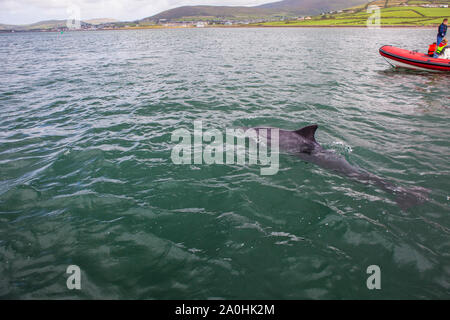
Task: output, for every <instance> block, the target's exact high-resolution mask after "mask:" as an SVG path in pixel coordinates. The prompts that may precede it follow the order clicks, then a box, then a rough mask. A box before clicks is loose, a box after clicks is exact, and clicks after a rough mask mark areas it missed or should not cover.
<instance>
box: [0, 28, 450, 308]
mask: <svg viewBox="0 0 450 320" xmlns="http://www.w3.org/2000/svg"><path fill="white" fill-rule="evenodd" d="M435 33H436V32H435V30H434V29H381V30H368V29H363V28H323V29H318V28H311V29H308V28H289V29H288V28H274V29H271V28H258V29H188V30H134V31H103V32H67V33H64V34H60V33H15V34H0V75H1V77H0V111H1V114H0V298H3V299H10V298H20V299H62V298H71V299H80V298H83V299H103V298H105V299H109V298H112V299H118V298H120V299H401V298H410V299H423V298H425V299H449V298H450V222H449V218H450V209H449V201H450V200H449V197H450V193H449V192H450V179H449V177H450V163H449V156H450V148H449V147H450V143H449V138H450V126H449V121H450V115H449V111H450V108H449V102H450V100H449V99H450V94H449V88H450V86H449V81H450V77H449V76H448V75H444V74H432V73H420V72H410V71H395V70H392V69H391V68H390V67H389V65H388V64H387V63H386V62H385V61H384V60H383V58H382V57H381V56H380V55H379V54H378V48H379V47H380V46H381V45H384V44H391V45H395V46H398V47H403V48H408V49H419V50H421V51H426V49H427V48H428V44H429V43H431V42H432V41H434V39H435ZM195 120H202V121H203V126H204V127H205V129H210V128H216V129H219V130H223V131H224V130H225V129H226V128H233V127H250V126H272V127H280V128H285V129H292V130H294V129H298V128H301V127H303V126H306V125H309V124H313V123H317V124H318V125H319V129H318V131H317V133H316V139H317V141H318V142H319V143H320V144H321V145H322V146H323V147H324V148H327V149H332V150H335V152H336V153H338V154H340V155H341V156H342V157H345V158H346V159H347V161H348V162H350V163H351V164H352V165H357V166H360V167H362V168H365V169H366V170H368V171H370V172H372V173H374V174H376V175H379V176H382V177H384V178H385V179H386V180H388V181H391V182H393V183H395V184H396V185H399V186H403V187H413V186H421V187H425V188H427V189H430V190H431V192H430V195H429V198H430V199H429V201H427V202H426V203H424V204H423V205H420V206H414V207H413V208H411V209H409V210H407V211H402V210H400V208H399V207H398V206H397V205H396V203H395V201H394V198H393V196H392V195H391V194H389V193H386V192H384V191H382V190H379V189H377V188H376V187H375V186H370V185H363V184H358V183H357V182H355V181H352V180H350V179H347V178H345V177H341V176H339V175H336V174H335V173H333V172H330V171H327V170H325V169H321V168H319V167H317V166H315V165H313V164H310V163H305V162H303V161H301V160H300V159H299V158H296V157H294V156H291V155H281V157H280V170H279V172H278V173H277V174H276V175H273V176H262V175H260V170H259V169H260V168H259V167H258V166H248V165H244V166H242V165H237V164H233V165H226V164H223V165H219V164H216V165H175V164H174V163H173V162H172V160H171V151H172V148H173V147H174V145H175V144H174V143H173V142H172V141H171V135H172V133H173V132H174V131H175V130H176V129H179V128H185V129H187V130H193V122H194V121H195ZM69 265H77V266H79V267H80V269H81V290H69V289H68V288H67V286H66V279H67V277H68V275H67V274H66V268H67V267H68V266H69ZM370 265H377V266H379V267H380V269H381V289H380V290H369V289H368V288H367V286H366V280H367V278H368V277H369V275H368V274H367V272H366V270H367V267H368V266H370Z"/></svg>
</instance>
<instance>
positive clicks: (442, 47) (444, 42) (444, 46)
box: [434, 38, 448, 58]
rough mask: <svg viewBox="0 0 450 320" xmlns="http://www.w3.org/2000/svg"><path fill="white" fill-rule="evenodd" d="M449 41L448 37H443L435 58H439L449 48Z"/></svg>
mask: <svg viewBox="0 0 450 320" xmlns="http://www.w3.org/2000/svg"><path fill="white" fill-rule="evenodd" d="M447 45H448V41H447V39H446V38H444V39H442V41H441V43H440V44H439V45H438V46H437V48H436V52H435V54H434V58H438V57H439V56H440V55H441V54H443V53H444V51H445V50H446V49H447Z"/></svg>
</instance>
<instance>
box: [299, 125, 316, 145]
mask: <svg viewBox="0 0 450 320" xmlns="http://www.w3.org/2000/svg"><path fill="white" fill-rule="evenodd" d="M317 128H318V125H317V124H313V125H311V126H307V127H304V128H301V129H298V130H295V131H294V132H295V133H296V134H298V135H299V136H302V137H305V138H306V139H309V140H312V141H314V142H316V139H315V137H314V134H315V133H316V130H317Z"/></svg>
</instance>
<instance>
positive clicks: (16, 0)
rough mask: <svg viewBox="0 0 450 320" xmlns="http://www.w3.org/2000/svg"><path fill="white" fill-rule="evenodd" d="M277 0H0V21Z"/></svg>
mask: <svg viewBox="0 0 450 320" xmlns="http://www.w3.org/2000/svg"><path fill="white" fill-rule="evenodd" d="M275 1H277V0H0V23H6V24H28V23H33V22H37V21H41V20H51V19H67V18H69V15H70V12H71V11H70V10H69V11H68V8H71V6H72V8H73V5H76V6H78V7H79V8H80V14H81V19H82V20H83V19H93V18H114V19H118V20H135V19H141V18H145V17H148V16H151V15H154V14H156V13H159V12H161V11H164V10H167V9H171V8H175V7H178V6H182V5H199V4H203V5H230V6H238V5H243V6H254V5H259V4H263V3H268V2H275Z"/></svg>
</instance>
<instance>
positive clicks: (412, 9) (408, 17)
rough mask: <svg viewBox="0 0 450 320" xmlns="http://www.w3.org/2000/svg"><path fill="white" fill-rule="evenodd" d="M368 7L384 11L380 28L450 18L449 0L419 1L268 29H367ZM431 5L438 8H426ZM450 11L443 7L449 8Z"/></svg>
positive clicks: (385, 2) (386, 0)
mask: <svg viewBox="0 0 450 320" xmlns="http://www.w3.org/2000/svg"><path fill="white" fill-rule="evenodd" d="M369 5H377V6H379V7H380V8H381V20H380V22H381V25H386V26H387V25H392V26H402V25H412V26H429V25H430V26H431V25H436V24H440V23H441V22H442V20H443V19H444V18H447V17H450V8H449V7H450V0H438V1H417V0H411V1H408V0H382V1H380V0H377V1H373V2H370V3H368V4H366V5H363V6H358V7H353V8H349V9H346V10H343V11H342V12H339V13H338V12H333V13H326V14H322V15H318V16H313V17H311V19H307V20H288V21H277V22H267V23H262V24H260V25H266V26H297V25H298V26H364V25H366V23H367V19H368V18H369V17H370V16H371V15H372V13H368V12H367V7H368V6H369ZM424 5H432V6H439V7H424ZM446 5H448V6H449V7H447V8H445V7H441V6H446Z"/></svg>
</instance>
